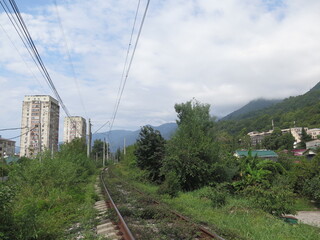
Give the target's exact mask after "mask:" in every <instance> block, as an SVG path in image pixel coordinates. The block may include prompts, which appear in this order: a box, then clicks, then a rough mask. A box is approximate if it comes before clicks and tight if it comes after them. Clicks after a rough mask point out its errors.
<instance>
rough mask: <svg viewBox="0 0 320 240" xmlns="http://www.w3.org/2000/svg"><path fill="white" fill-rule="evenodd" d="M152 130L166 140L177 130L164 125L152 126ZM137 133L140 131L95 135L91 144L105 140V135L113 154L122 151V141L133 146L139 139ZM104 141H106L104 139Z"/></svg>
mask: <svg viewBox="0 0 320 240" xmlns="http://www.w3.org/2000/svg"><path fill="white" fill-rule="evenodd" d="M152 128H153V129H155V130H158V131H159V132H160V133H161V135H162V137H163V138H164V139H166V140H168V139H170V137H171V136H172V134H173V133H174V132H175V130H176V129H177V124H176V123H165V124H162V125H160V126H157V127H153V126H152ZM139 133H140V129H139V130H136V131H128V130H112V131H111V132H110V133H108V132H104V133H96V134H93V135H92V144H93V143H94V141H95V140H97V139H100V140H103V139H104V138H107V135H109V143H110V151H111V152H115V151H116V150H117V149H118V148H121V149H123V146H124V140H125V142H126V146H129V145H132V144H134V143H135V142H136V141H137V139H138V137H139ZM106 141H108V140H107V139H106Z"/></svg>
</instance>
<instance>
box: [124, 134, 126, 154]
mask: <svg viewBox="0 0 320 240" xmlns="http://www.w3.org/2000/svg"><path fill="white" fill-rule="evenodd" d="M123 155H126V138H124V139H123Z"/></svg>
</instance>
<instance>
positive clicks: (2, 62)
mask: <svg viewBox="0 0 320 240" xmlns="http://www.w3.org/2000/svg"><path fill="white" fill-rule="evenodd" d="M1 1H2V2H3V0H1ZM16 2H17V4H18V6H19V8H20V11H21V13H22V16H23V18H24V20H25V22H26V24H27V26H28V28H29V31H30V34H31V35H32V37H33V39H34V41H35V44H36V46H37V48H38V50H39V52H40V55H41V57H42V59H43V61H44V63H45V65H46V67H47V69H48V71H49V73H50V75H51V77H52V79H53V82H54V84H55V86H56V88H57V90H58V92H59V94H60V96H61V98H62V99H63V102H64V103H65V105H66V106H67V108H68V109H69V111H70V113H71V115H80V116H83V117H85V118H91V119H92V122H93V131H95V130H97V129H98V128H99V127H100V126H101V125H102V124H103V123H105V122H106V121H108V120H110V119H111V118H112V114H113V111H114V107H115V104H116V101H117V96H118V90H119V86H120V83H121V74H122V70H123V66H124V62H125V58H126V52H127V48H128V44H129V39H130V34H131V31H132V25H133V20H134V15H135V10H136V8H137V4H138V0H90V1H88V0H68V1H67V0H63V1H62V0H16ZM146 3H147V0H141V3H140V11H139V15H138V23H140V21H141V18H142V14H143V11H144V8H145V6H146ZM59 18H60V19H61V22H59ZM60 23H61V24H60ZM319 23H320V1H319V0H308V1H304V0H241V1H239V0H224V1H217V0H216V1H214V0H160V1H159V0H157V1H156V0H151V2H150V6H149V10H148V14H147V17H146V21H145V24H144V27H143V30H142V34H141V37H140V40H139V44H138V47H137V50H136V55H135V58H134V61H133V64H132V68H131V71H130V73H129V77H128V79H127V83H126V86H125V89H124V92H123V96H122V99H121V103H120V106H119V110H118V114H117V117H116V119H115V122H114V126H113V129H129V130H136V129H138V128H139V127H140V126H143V125H145V124H151V125H155V126H156V125H160V124H163V123H166V122H172V121H174V120H175V119H176V114H175V111H174V104H175V103H181V102H186V101H188V100H191V99H192V98H196V99H197V100H199V101H200V102H203V103H209V104H211V113H212V115H215V116H224V115H226V114H228V113H230V112H232V111H234V110H236V109H238V108H239V107H241V106H243V105H244V104H246V103H247V102H249V101H250V100H252V99H256V98H259V97H264V98H268V99H274V98H285V97H288V96H295V95H299V94H302V93H304V92H306V91H308V90H309V89H310V88H312V87H313V86H314V85H315V84H316V83H317V82H318V81H320V28H319ZM136 36H137V29H136V31H135V33H134V38H136ZM131 49H132V48H131ZM68 52H69V54H68ZM69 55H70V56H71V59H72V63H70V61H69ZM72 66H73V68H72ZM72 69H74V71H73V70H72ZM0 86H1V94H0V108H1V113H0V129H2V128H9V127H19V126H20V124H21V123H20V122H21V106H22V101H23V97H24V95H33V94H49V95H52V96H53V93H52V92H51V91H50V89H49V87H48V86H47V84H46V82H45V80H44V79H43V78H42V77H41V75H40V72H39V71H38V70H37V68H36V66H35V64H34V63H33V62H32V60H31V58H30V56H29V55H28V52H27V51H26V49H25V48H24V47H23V44H22V42H21V40H20V39H19V37H18V35H17V34H16V32H15V31H14V28H13V26H12V25H11V23H10V22H9V20H8V17H7V16H6V14H5V13H4V12H3V9H2V8H1V7H0ZM82 103H83V104H82ZM60 115H61V121H60V126H61V129H62V126H63V118H64V116H65V114H64V112H63V110H62V109H61V114H60ZM107 130H108V127H107V126H106V127H105V128H103V129H101V131H107ZM60 132H61V131H60ZM0 135H2V136H3V137H5V138H9V137H14V136H16V135H19V131H5V132H4V131H2V132H0ZM60 139H62V134H60ZM17 140H18V139H17ZM17 145H19V144H17Z"/></svg>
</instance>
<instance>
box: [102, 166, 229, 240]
mask: <svg viewBox="0 0 320 240" xmlns="http://www.w3.org/2000/svg"><path fill="white" fill-rule="evenodd" d="M105 175H106V176H107V177H106V178H105ZM100 180H101V185H102V189H103V192H104V193H105V195H106V196H107V198H108V200H106V202H107V205H109V207H111V208H112V209H113V211H114V213H115V214H116V219H117V220H116V222H117V226H118V228H119V232H120V233H119V234H118V235H120V236H121V239H123V240H132V239H142V240H144V239H145V240H151V239H173V240H176V239H190V240H209V239H214V240H216V239H218V240H225V239H223V238H222V237H220V236H218V235H217V234H215V233H212V232H210V231H208V230H207V229H206V228H205V227H203V226H199V225H197V224H195V223H193V222H191V221H190V220H189V219H188V218H187V217H184V216H183V215H181V214H179V213H177V212H175V211H172V210H170V209H168V208H167V207H166V206H165V205H163V204H161V203H159V202H157V201H155V200H153V199H151V198H150V197H148V196H146V195H145V194H144V193H142V192H141V191H139V190H137V189H134V188H133V187H132V186H130V187H128V186H129V185H127V184H124V183H123V182H122V181H121V180H119V179H118V178H116V177H115V176H111V175H110V174H109V173H108V170H107V169H105V170H104V171H103V172H102V173H101V175H100ZM125 185H127V186H125ZM115 202H116V203H115Z"/></svg>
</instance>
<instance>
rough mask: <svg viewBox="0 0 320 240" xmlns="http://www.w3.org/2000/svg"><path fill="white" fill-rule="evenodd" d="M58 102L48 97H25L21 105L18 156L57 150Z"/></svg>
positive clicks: (29, 155) (30, 155)
mask: <svg viewBox="0 0 320 240" xmlns="http://www.w3.org/2000/svg"><path fill="white" fill-rule="evenodd" d="M59 109H60V107H59V102H58V101H57V100H56V99H54V98H52V97H51V96H49V95H32V96H29V95H27V96H25V97H24V101H23V105H22V120H21V128H22V129H21V138H20V156H21V157H22V156H26V157H32V156H35V155H37V154H38V153H39V152H42V151H43V150H46V149H48V150H51V151H57V150H58V135H59Z"/></svg>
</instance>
